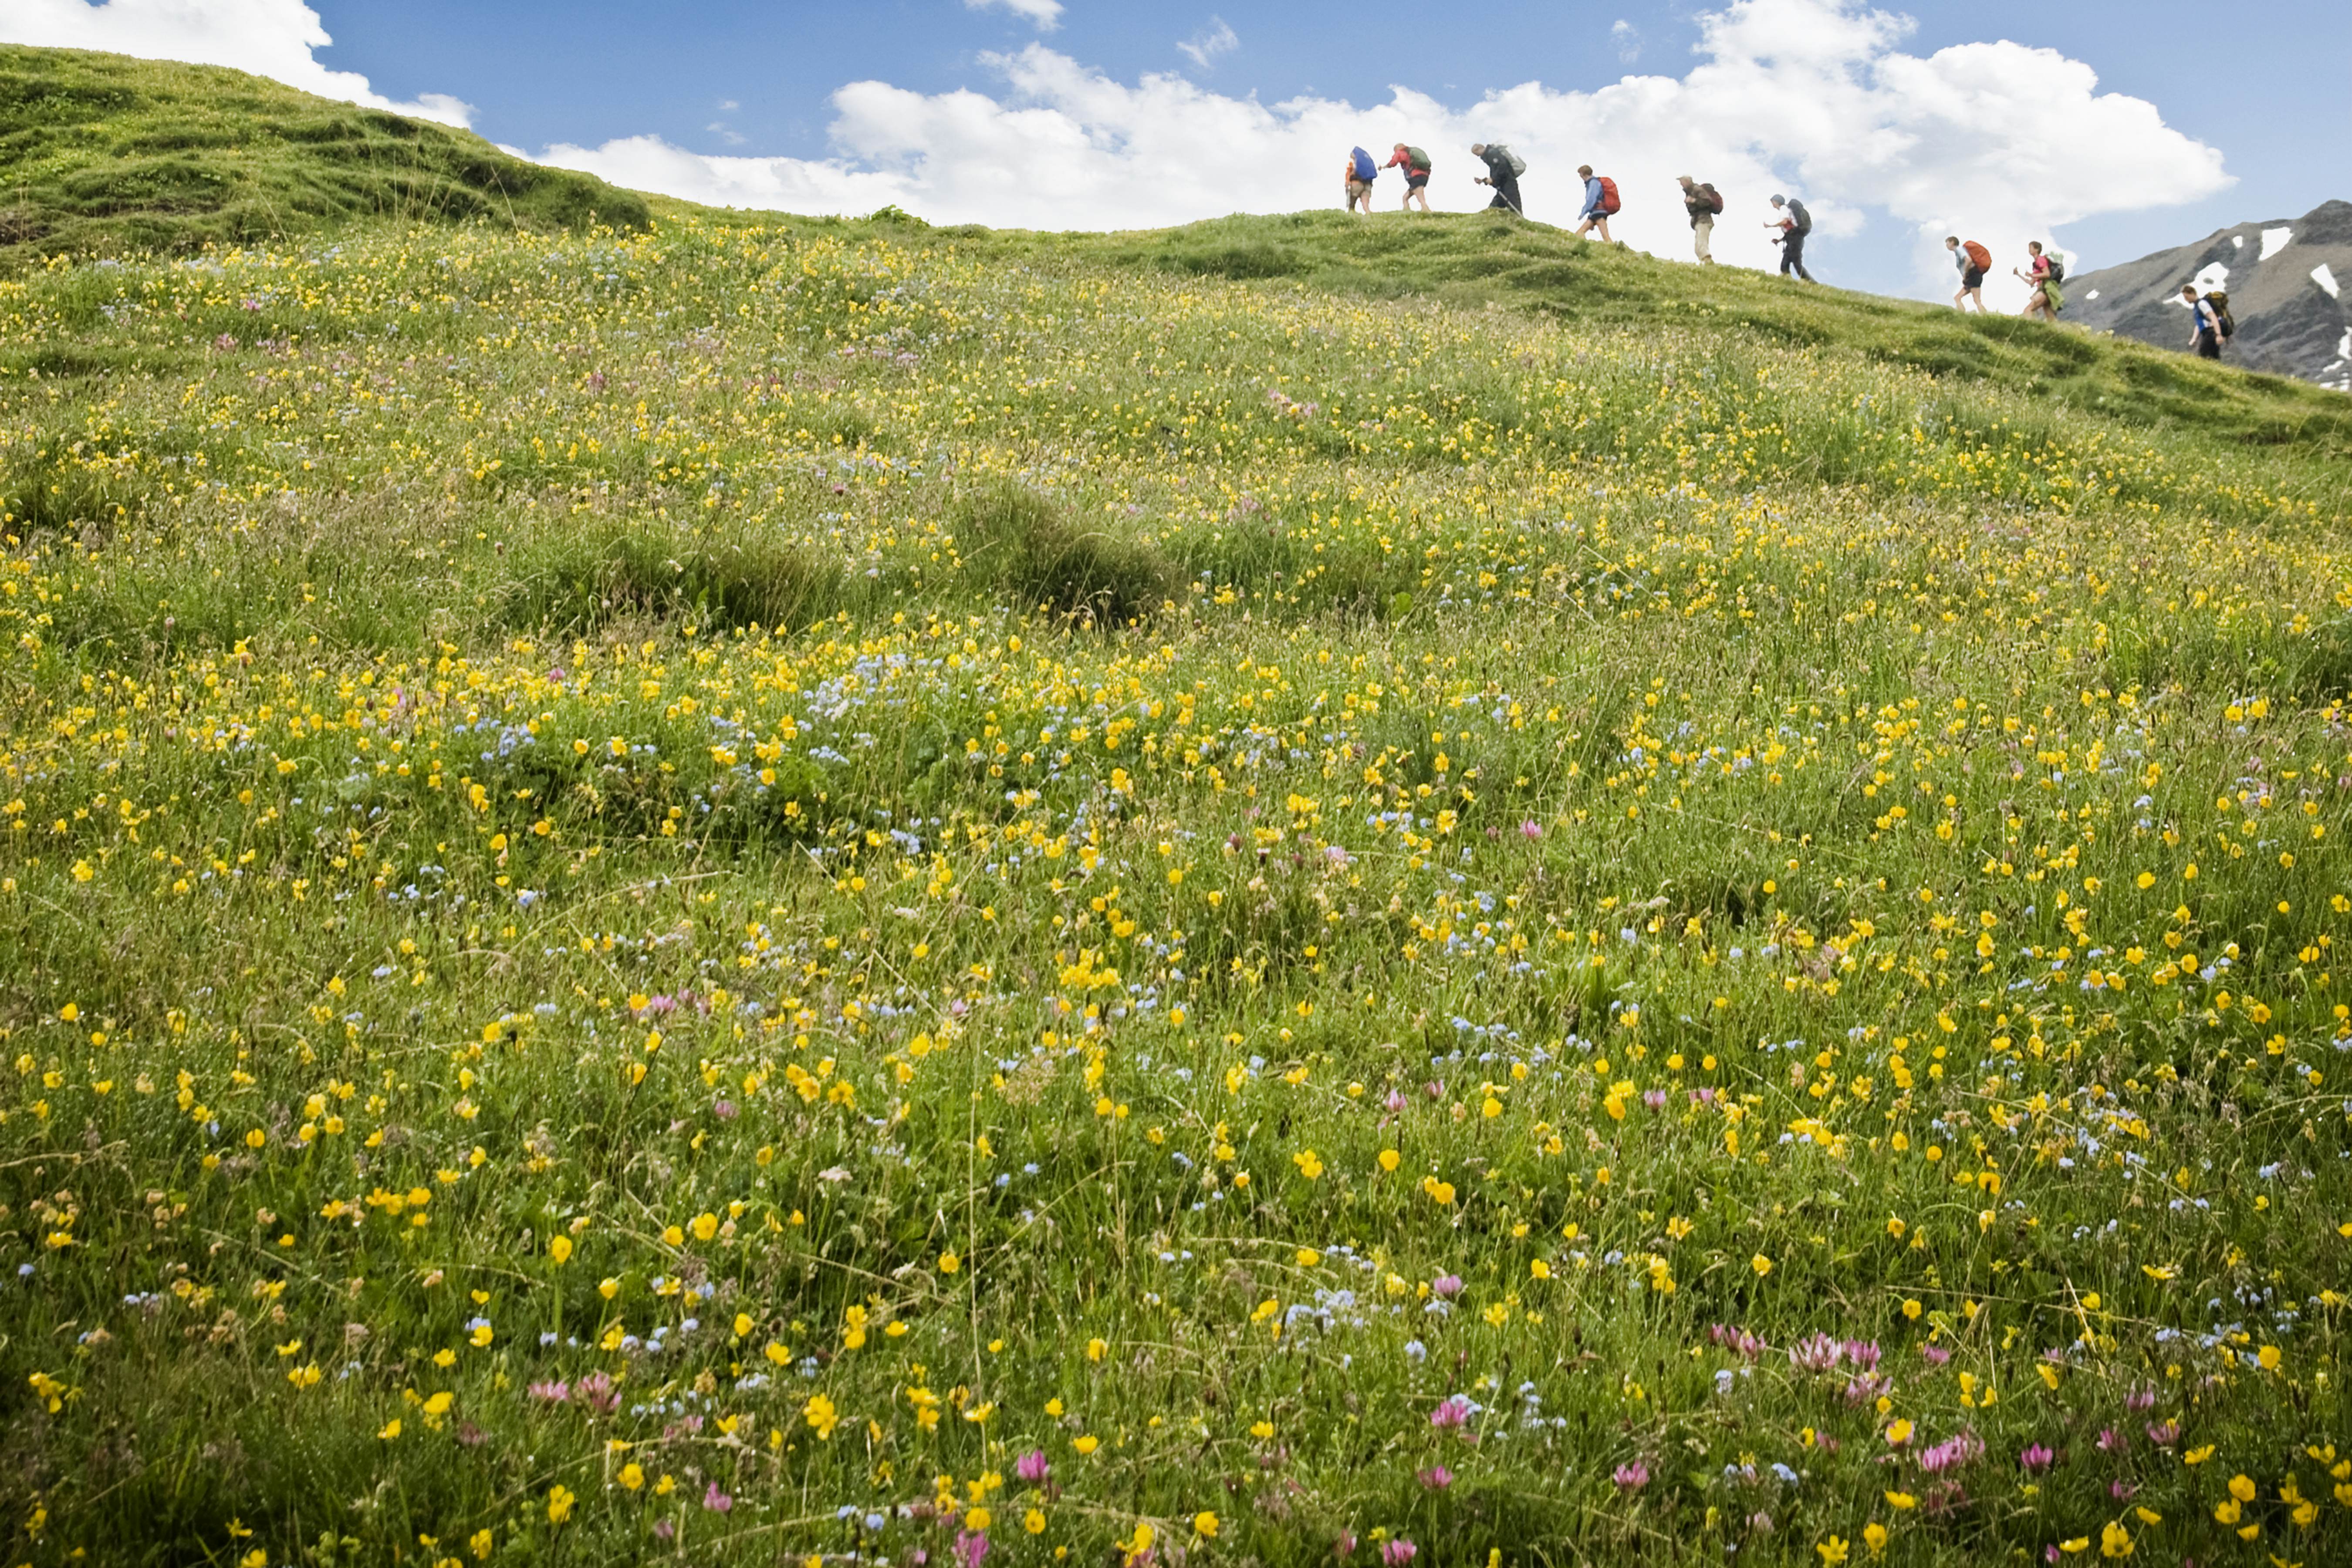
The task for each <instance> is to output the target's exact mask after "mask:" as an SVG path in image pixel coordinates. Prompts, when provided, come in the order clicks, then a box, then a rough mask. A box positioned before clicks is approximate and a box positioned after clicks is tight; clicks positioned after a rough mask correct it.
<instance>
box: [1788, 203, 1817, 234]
mask: <svg viewBox="0 0 2352 1568" xmlns="http://www.w3.org/2000/svg"><path fill="white" fill-rule="evenodd" d="M1789 216H1790V217H1792V218H1795V219H1796V220H1797V232H1798V233H1799V234H1811V233H1812V232H1813V215H1812V214H1811V213H1809V212H1807V211H1806V210H1805V204H1804V203H1802V202H1801V201H1796V200H1793V199H1792V200H1790V203H1789Z"/></svg>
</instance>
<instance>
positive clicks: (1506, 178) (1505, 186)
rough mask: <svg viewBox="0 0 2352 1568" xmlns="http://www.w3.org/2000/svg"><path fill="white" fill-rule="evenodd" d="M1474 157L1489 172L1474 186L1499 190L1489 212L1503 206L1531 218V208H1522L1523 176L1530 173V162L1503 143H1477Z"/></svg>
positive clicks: (1507, 209)
mask: <svg viewBox="0 0 2352 1568" xmlns="http://www.w3.org/2000/svg"><path fill="white" fill-rule="evenodd" d="M1470 155H1471V156H1472V157H1474V158H1475V159H1477V160H1478V161H1479V162H1480V163H1484V164H1486V173H1485V174H1482V175H1480V176H1479V177H1478V178H1477V179H1475V180H1474V181H1473V182H1471V183H1472V184H1480V185H1492V186H1493V187H1494V189H1495V199H1494V200H1493V201H1491V202H1488V203H1487V204H1486V206H1487V209H1488V210H1489V211H1492V210H1493V209H1494V208H1496V207H1501V208H1503V209H1504V210H1505V211H1507V212H1512V213H1516V214H1517V215H1518V216H1521V217H1525V216H1528V211H1527V208H1525V207H1523V206H1521V205H1519V176H1520V175H1521V174H1526V173H1527V172H1528V161H1527V160H1526V159H1525V158H1522V157H1520V156H1519V155H1518V154H1517V153H1514V152H1512V151H1511V150H1510V149H1509V148H1508V147H1506V146H1504V145H1503V144H1502V143H1501V142H1472V143H1471V144H1470Z"/></svg>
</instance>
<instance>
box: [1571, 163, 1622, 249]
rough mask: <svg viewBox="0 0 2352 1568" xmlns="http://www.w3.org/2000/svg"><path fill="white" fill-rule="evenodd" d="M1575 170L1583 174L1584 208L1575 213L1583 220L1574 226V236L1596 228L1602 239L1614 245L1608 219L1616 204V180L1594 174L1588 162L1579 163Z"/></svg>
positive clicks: (1582, 235) (1579, 236)
mask: <svg viewBox="0 0 2352 1568" xmlns="http://www.w3.org/2000/svg"><path fill="white" fill-rule="evenodd" d="M1576 172H1577V173H1578V174H1581V175H1582V176H1584V210H1583V211H1582V212H1580V213H1578V214H1577V215H1576V216H1578V217H1579V218H1581V219H1582V220H1583V221H1582V222H1580V223H1579V224H1578V225H1577V226H1576V237H1577V238H1579V239H1582V238H1583V237H1585V236H1586V235H1588V234H1590V233H1591V232H1592V230H1594V229H1595V228H1598V229H1600V230H1601V239H1602V241H1603V242H1605V243H1607V244H1611V245H1614V244H1615V243H1616V241H1615V240H1613V239H1611V238H1610V236H1609V219H1610V216H1611V215H1612V214H1613V213H1615V212H1616V210H1617V206H1618V199H1617V182H1616V181H1614V180H1612V179H1606V178H1603V177H1602V176H1601V175H1599V174H1594V173H1593V172H1592V165H1591V164H1590V163H1581V164H1579V165H1578V166H1577V170H1576Z"/></svg>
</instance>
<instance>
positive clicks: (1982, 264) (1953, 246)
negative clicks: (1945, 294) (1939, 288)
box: [1944, 234, 1992, 316]
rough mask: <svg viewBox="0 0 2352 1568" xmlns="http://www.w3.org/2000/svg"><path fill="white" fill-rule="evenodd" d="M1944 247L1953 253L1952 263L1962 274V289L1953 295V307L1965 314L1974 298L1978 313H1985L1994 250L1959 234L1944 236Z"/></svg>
mask: <svg viewBox="0 0 2352 1568" xmlns="http://www.w3.org/2000/svg"><path fill="white" fill-rule="evenodd" d="M1944 248H1945V249H1946V250H1948V251H1950V252H1951V253H1952V258H1953V259H1952V265H1953V266H1954V267H1956V268H1958V269H1959V274H1960V291H1959V292H1958V293H1957V294H1955V295H1953V296H1952V308H1953V309H1954V310H1958V311H1959V313H1960V314H1961V315H1963V316H1965V315H1967V314H1968V313H1969V300H1975V301H1976V302H1977V314H1978V315H1979V316H1981V315H1983V314H1984V313H1985V302H1984V280H1985V274H1986V273H1987V272H1989V271H1990V270H1992V252H1991V251H1990V250H1987V249H1986V248H1985V247H1983V246H1981V245H1979V244H1978V243H1977V242H1976V241H1975V240H1973V239H1965V240H1964V239H1962V238H1961V237H1959V236H1958V235H1957V234H1952V235H1946V236H1945V237H1944Z"/></svg>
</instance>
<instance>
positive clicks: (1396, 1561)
mask: <svg viewBox="0 0 2352 1568" xmlns="http://www.w3.org/2000/svg"><path fill="white" fill-rule="evenodd" d="M1420 1554H1421V1548H1420V1547H1418V1546H1415V1545H1414V1544H1413V1543H1412V1542H1410V1541H1408V1540H1406V1539H1405V1538H1404V1537H1403V1536H1402V1535H1400V1536H1397V1537H1395V1538H1394V1539H1393V1540H1390V1541H1384V1542H1381V1563H1382V1565H1383V1568H1404V1565H1405V1564H1406V1563H1410V1562H1412V1560H1413V1559H1414V1558H1415V1557H1417V1556H1419V1555H1420Z"/></svg>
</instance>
